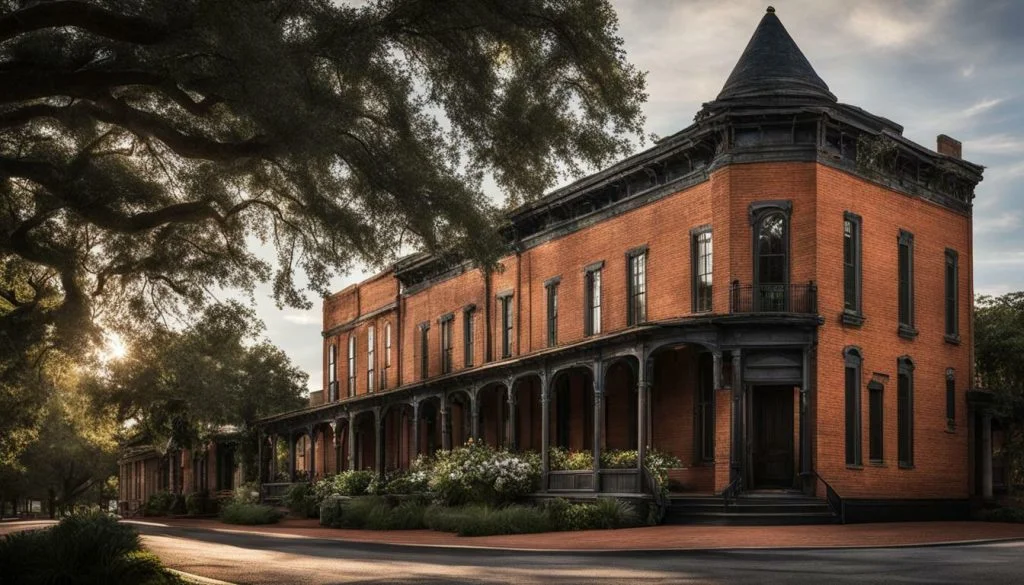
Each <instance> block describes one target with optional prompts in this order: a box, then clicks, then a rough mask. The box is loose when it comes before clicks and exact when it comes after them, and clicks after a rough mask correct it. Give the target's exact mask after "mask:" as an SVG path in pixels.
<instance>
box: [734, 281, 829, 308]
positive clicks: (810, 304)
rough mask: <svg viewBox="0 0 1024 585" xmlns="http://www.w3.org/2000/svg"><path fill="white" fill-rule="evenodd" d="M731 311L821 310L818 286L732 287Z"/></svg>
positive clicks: (759, 285)
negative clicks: (819, 308) (819, 307)
mask: <svg viewBox="0 0 1024 585" xmlns="http://www.w3.org/2000/svg"><path fill="white" fill-rule="evenodd" d="M729 312H730V313H804V314H816V313H817V312H818V287H817V285H815V284H814V282H813V281H812V282H809V283H807V284H757V285H755V284H740V283H739V281H737V280H734V281H733V282H732V286H731V287H730V288H729Z"/></svg>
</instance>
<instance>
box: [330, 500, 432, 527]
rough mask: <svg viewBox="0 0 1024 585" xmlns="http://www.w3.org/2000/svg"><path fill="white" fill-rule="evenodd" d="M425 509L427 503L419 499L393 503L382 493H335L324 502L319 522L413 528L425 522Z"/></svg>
mask: <svg viewBox="0 0 1024 585" xmlns="http://www.w3.org/2000/svg"><path fill="white" fill-rule="evenodd" d="M425 511H426V506H424V505H423V504H422V503H420V502H416V501H407V502H402V503H400V504H398V505H397V506H392V504H391V502H389V501H388V499H387V498H383V497H380V496H362V497H358V498H342V497H332V498H329V499H328V500H326V501H324V503H323V504H321V510H320V524H322V525H324V526H331V527H333V528H357V529H367V530H413V529H418V528H423V527H424V526H425V525H424V523H423V515H424V512H425Z"/></svg>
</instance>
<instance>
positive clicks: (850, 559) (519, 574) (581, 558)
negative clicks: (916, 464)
mask: <svg viewBox="0 0 1024 585" xmlns="http://www.w3.org/2000/svg"><path fill="white" fill-rule="evenodd" d="M139 530H140V531H141V532H142V534H143V535H144V541H145V544H146V546H147V547H148V548H149V549H150V550H152V551H153V552H155V553H157V554H158V555H160V557H161V558H162V559H163V560H164V562H165V563H167V564H168V565H169V566H170V567H173V568H175V569H178V570H181V571H186V572H188V573H193V574H197V575H202V576H205V577H211V578H215V579H221V580H224V581H228V582H232V583H252V584H264V583H266V584H281V583H295V584H301V585H306V584H309V585H313V584H316V585H321V584H324V585H326V584H333V583H362V584H370V583H412V584H417V585H433V584H441V583H538V584H563V583H595V584H601V585H604V584H610V583H631V584H632V583H640V584H648V583H750V584H761V583H807V584H815V585H818V584H830V583H951V584H952V583H956V584H960V583H982V582H983V583H985V585H996V584H999V583H1014V584H1016V583H1022V582H1024V542H1007V543H998V544H988V545H973V546H942V547H921V548H902V549H859V550H815V551H806V550H804V551H792V550H790V551H709V552H685V553H629V554H619V553H601V554H570V553H543V554H541V553H520V552H495V551H484V550H475V551H474V550H470V551H467V550H456V549H444V548H412V547H387V546H382V545H370V544H347V543H340V542H337V541H330V540H317V539H308V538H298V537H288V538H285V537H272V536H259V535H248V534H232V533H224V532H210V531H205V530H195V529H187V528H167V527H159V526H139ZM609 537H611V538H614V532H612V533H609ZM566 538H572V535H571V534H566Z"/></svg>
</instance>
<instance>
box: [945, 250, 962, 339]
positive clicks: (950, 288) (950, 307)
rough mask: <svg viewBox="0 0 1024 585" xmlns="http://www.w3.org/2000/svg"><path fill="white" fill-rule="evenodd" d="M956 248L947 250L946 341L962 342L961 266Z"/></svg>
mask: <svg viewBox="0 0 1024 585" xmlns="http://www.w3.org/2000/svg"><path fill="white" fill-rule="evenodd" d="M958 263H959V262H958V254H957V253H956V251H955V250H948V249H947V250H946V287H945V289H946V290H945V292H946V294H945V297H946V306H945V309H946V310H945V313H946V341H949V342H952V343H959V342H960V319H959V316H960V307H959V302H958V300H959V266H958Z"/></svg>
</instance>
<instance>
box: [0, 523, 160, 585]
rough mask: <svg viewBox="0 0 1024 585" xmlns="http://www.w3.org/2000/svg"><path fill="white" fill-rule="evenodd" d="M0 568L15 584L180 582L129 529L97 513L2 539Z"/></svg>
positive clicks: (134, 531)
mask: <svg viewBox="0 0 1024 585" xmlns="http://www.w3.org/2000/svg"><path fill="white" fill-rule="evenodd" d="M0 567H3V571H4V575H5V577H6V576H7V575H16V576H17V577H18V578H19V581H17V582H18V583H141V584H146V585H156V584H160V583H179V582H180V581H179V580H178V579H177V577H175V576H174V575H172V574H171V573H169V572H168V571H166V570H165V569H164V568H163V566H162V565H161V564H160V559H159V558H157V557H156V556H155V555H153V554H150V553H147V552H145V551H143V550H142V545H141V541H140V539H139V534H138V532H136V530H135V529H134V528H133V527H132V526H130V525H127V524H120V523H118V522H117V520H116V519H115V518H113V517H112V516H110V515H109V514H105V513H102V512H98V511H97V512H88V513H82V514H75V515H72V516H69V517H67V518H65V519H63V520H61V521H60V523H59V524H57V525H55V526H53V527H52V528H47V529H44V530H36V531H27V532H20V533H14V534H10V535H7V536H5V537H3V538H0ZM5 582H6V581H5Z"/></svg>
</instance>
